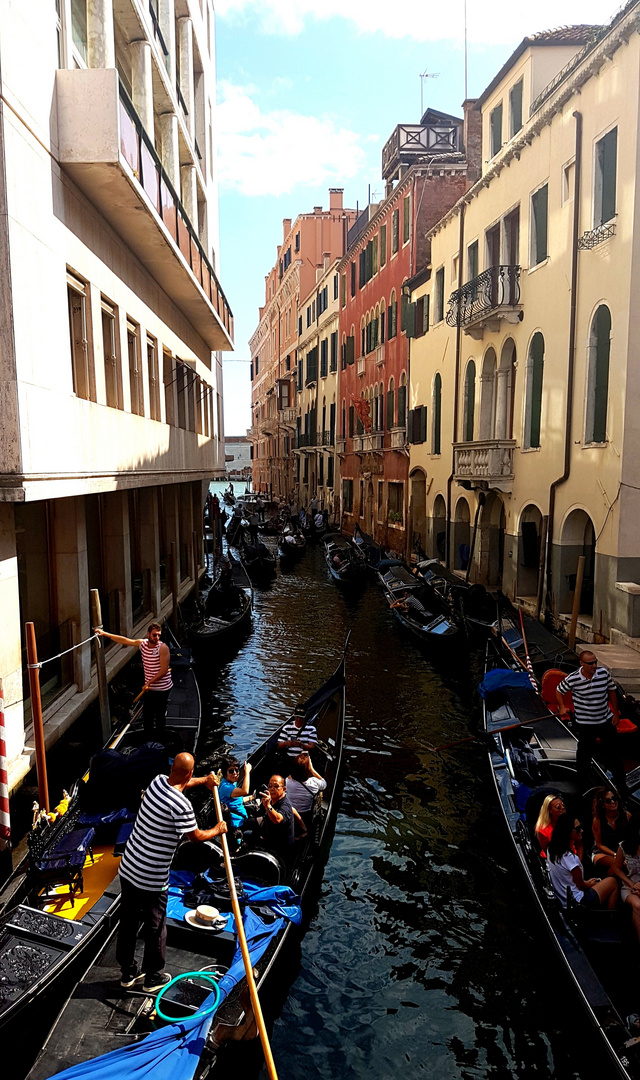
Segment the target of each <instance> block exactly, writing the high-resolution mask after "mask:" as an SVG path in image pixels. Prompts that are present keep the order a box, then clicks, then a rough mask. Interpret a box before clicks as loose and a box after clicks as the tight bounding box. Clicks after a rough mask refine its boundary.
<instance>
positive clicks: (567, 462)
mask: <svg viewBox="0 0 640 1080" xmlns="http://www.w3.org/2000/svg"><path fill="white" fill-rule="evenodd" d="M573 116H574V119H575V122H576V143H575V157H576V174H575V184H574V191H573V233H572V244H573V247H572V251H571V304H570V308H569V356H568V365H567V410H566V416H565V439H564V470H563V473H562V475H561V476H559V477H558V479H557V480H554V481H553V483H552V484H551V487H550V489H549V521H548V525H547V602H546V611H545V615H547V614H550V615H552V614H553V611H552V605H553V579H552V552H553V531H554V518H555V509H556V491H557V489H558V488H559V487H560V485H561V484H564V483H566V481H567V480H568V479H569V473H570V472H571V444H572V439H571V426H572V424H571V421H572V415H573V381H574V368H575V350H576V312H577V284H578V235H579V226H580V179H581V168H582V113H580V112H574V114H573Z"/></svg>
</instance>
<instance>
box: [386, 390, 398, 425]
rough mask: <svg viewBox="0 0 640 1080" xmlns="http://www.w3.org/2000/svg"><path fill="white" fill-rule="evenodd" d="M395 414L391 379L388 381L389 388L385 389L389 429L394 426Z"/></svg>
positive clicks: (394, 397)
mask: <svg viewBox="0 0 640 1080" xmlns="http://www.w3.org/2000/svg"><path fill="white" fill-rule="evenodd" d="M395 415H396V392H395V387H394V382H393V379H390V381H389V389H388V390H387V428H388V429H389V430H390V429H391V428H392V427H394V426H395Z"/></svg>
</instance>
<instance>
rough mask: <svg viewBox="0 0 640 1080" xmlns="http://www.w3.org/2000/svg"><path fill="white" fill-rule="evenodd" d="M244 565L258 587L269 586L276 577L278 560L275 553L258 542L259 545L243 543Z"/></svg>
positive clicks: (242, 556) (242, 555)
mask: <svg viewBox="0 0 640 1080" xmlns="http://www.w3.org/2000/svg"><path fill="white" fill-rule="evenodd" d="M241 558H242V564H243V566H244V568H245V570H246V571H247V574H248V575H249V577H250V578H251V580H252V581H254V582H255V583H256V584H257V585H268V584H269V583H270V582H271V581H272V579H273V578H274V577H275V576H276V560H275V557H274V555H273V552H271V551H269V548H268V547H266V545H265V544H263V543H262V541H261V540H258V543H257V544H251V543H247V541H246V538H245V539H244V541H243V544H242V549H241Z"/></svg>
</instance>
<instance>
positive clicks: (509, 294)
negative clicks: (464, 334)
mask: <svg viewBox="0 0 640 1080" xmlns="http://www.w3.org/2000/svg"><path fill="white" fill-rule="evenodd" d="M519 303H520V267H519V266H490V267H489V268H488V270H484V271H483V272H482V273H481V274H478V276H477V277H475V278H473V280H472V281H468V282H467V284H466V285H463V286H462V288H461V289H456V291H455V292H453V293H451V296H450V297H449V304H448V310H447V325H448V326H468V325H469V323H472V322H475V321H476V319H480V318H482V317H483V316H484V315H488V313H489V312H490V311H495V309H496V308H500V307H515V306H516V305H517V304H519Z"/></svg>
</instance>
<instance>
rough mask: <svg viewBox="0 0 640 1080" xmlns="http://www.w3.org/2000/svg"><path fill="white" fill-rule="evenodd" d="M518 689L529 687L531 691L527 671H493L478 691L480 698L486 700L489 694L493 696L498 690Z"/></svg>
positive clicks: (504, 669)
mask: <svg viewBox="0 0 640 1080" xmlns="http://www.w3.org/2000/svg"><path fill="white" fill-rule="evenodd" d="M517 687H528V688H529V690H530V689H531V679H530V678H529V676H528V675H527V673H526V671H511V669H510V668H494V669H493V671H488V672H487V674H486V675H485V677H484V679H483V680H482V682H481V683H480V686H479V687H478V690H479V692H480V696H481V697H483V698H486V696H487V694H492V693H494V691H496V690H510V689H514V688H517Z"/></svg>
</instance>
